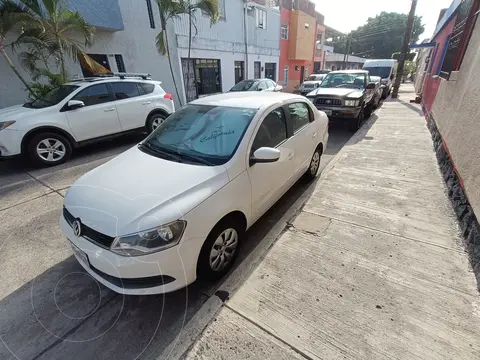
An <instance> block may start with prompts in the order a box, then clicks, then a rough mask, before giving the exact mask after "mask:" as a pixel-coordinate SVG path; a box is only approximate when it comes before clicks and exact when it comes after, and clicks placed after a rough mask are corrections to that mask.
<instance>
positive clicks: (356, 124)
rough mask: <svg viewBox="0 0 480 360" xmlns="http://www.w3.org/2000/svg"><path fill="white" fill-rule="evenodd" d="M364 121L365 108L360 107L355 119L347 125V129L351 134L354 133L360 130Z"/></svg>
mask: <svg viewBox="0 0 480 360" xmlns="http://www.w3.org/2000/svg"><path fill="white" fill-rule="evenodd" d="M364 121H365V108H364V107H362V109H361V110H360V112H359V113H358V115H357V118H356V119H352V121H351V122H350V123H349V124H348V128H349V130H350V131H351V132H356V131H357V130H358V129H360V128H361V127H362V125H363V122H364Z"/></svg>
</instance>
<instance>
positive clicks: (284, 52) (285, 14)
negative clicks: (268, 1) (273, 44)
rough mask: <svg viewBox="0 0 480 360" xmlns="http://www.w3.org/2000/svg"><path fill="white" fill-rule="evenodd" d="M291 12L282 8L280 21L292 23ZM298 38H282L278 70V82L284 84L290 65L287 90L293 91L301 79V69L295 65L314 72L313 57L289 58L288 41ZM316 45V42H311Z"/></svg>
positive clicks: (310, 72) (309, 72)
mask: <svg viewBox="0 0 480 360" xmlns="http://www.w3.org/2000/svg"><path fill="white" fill-rule="evenodd" d="M290 14H291V11H290V10H287V9H282V12H281V13H280V23H281V24H290ZM297 40H298V39H292V38H290V34H289V37H288V40H283V39H280V68H279V71H278V74H279V75H278V82H279V83H280V84H282V85H283V83H284V71H283V69H284V68H285V66H288V88H286V89H285V90H286V91H292V90H293V88H292V85H295V86H298V83H299V81H300V70H295V66H298V67H299V69H300V68H301V67H302V66H305V67H308V74H312V73H313V59H312V60H289V59H288V42H289V41H297ZM309 45H310V46H314V44H309Z"/></svg>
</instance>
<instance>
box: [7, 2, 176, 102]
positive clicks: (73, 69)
mask: <svg viewBox="0 0 480 360" xmlns="http://www.w3.org/2000/svg"><path fill="white" fill-rule="evenodd" d="M152 3H153V5H154V12H155V22H156V28H155V29H151V28H150V22H149V18H148V12H147V7H146V3H145V1H140V0H119V5H120V9H121V12H122V17H123V21H124V24H125V30H124V31H118V32H108V31H104V30H97V32H96V35H95V44H94V45H93V46H92V47H91V48H89V49H87V51H86V52H87V53H92V54H107V55H109V57H108V60H109V63H110V66H111V68H112V70H117V68H116V63H115V58H114V57H113V55H114V54H121V55H122V56H123V61H124V63H125V67H126V70H127V72H141V73H150V74H152V77H153V78H154V79H155V80H160V81H162V83H163V84H162V86H163V88H164V89H165V91H167V92H170V93H172V94H173V96H174V99H175V101H176V103H177V105H178V96H177V95H176V93H175V89H174V86H173V81H172V76H171V74H170V70H169V66H168V60H167V58H166V57H163V56H161V55H160V54H159V53H158V52H157V50H156V47H155V36H156V35H157V34H158V32H159V31H160V16H159V14H158V8H157V6H156V5H155V2H152ZM168 31H169V32H170V34H171V37H169V38H170V42H171V43H174V41H175V38H174V29H173V24H169V28H168ZM171 50H172V59H177V58H178V54H177V51H176V48H175V46H172V49H171ZM110 55H111V56H110ZM12 60H13V61H14V62H15V63H16V64H17V67H18V68H20V70H21V67H20V65H19V63H18V59H17V56H16V55H15V54H12ZM173 63H174V71H175V72H176V74H177V79H178V77H179V76H178V75H179V74H180V67H179V64H178V63H176V62H175V61H173ZM67 71H68V73H69V74H70V75H71V77H72V78H73V77H74V76H75V75H78V76H79V77H82V71H81V68H80V65H79V64H75V63H73V62H70V63H69V64H68V68H67ZM22 72H23V70H22ZM24 74H25V73H24ZM25 76H26V77H27V78H28V75H27V74H25ZM179 85H181V84H179ZM180 90H181V89H180ZM181 94H182V93H181ZM26 95H27V94H26V92H25V91H24V86H23V84H21V83H20V81H19V80H18V78H17V77H16V76H15V75H14V74H13V72H12V71H11V69H10V68H9V67H8V65H7V64H6V62H5V60H4V59H3V57H0V108H1V107H6V106H11V105H15V104H19V103H21V102H23V100H24V99H25V98H26Z"/></svg>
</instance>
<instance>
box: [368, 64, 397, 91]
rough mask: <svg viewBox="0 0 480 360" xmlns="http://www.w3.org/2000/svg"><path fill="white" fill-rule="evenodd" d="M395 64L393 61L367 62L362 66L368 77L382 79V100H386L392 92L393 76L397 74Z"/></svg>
mask: <svg viewBox="0 0 480 360" xmlns="http://www.w3.org/2000/svg"><path fill="white" fill-rule="evenodd" d="M397 64H398V62H397V60H393V59H376V60H367V61H365V64H363V70H368V72H369V73H370V76H379V77H381V78H382V84H381V85H382V86H383V93H382V99H386V98H387V96H388V95H389V94H390V92H391V91H392V87H393V83H394V82H395V75H396V74H397Z"/></svg>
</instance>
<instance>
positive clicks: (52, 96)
mask: <svg viewBox="0 0 480 360" xmlns="http://www.w3.org/2000/svg"><path fill="white" fill-rule="evenodd" d="M76 89H78V86H77V85H61V86H59V87H57V88H55V89H53V90H51V91H49V92H48V93H46V94H45V95H43V96H42V97H40V98H38V99H36V100H34V101H32V102H29V103H26V104H24V105H23V106H24V107H29V108H34V109H42V108H46V107H49V106H53V105H57V104H58V103H59V102H60V101H62V100H63V99H65V98H66V97H67V96H68V95H70V94H71V93H72V92H74V91H75V90H76Z"/></svg>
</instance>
